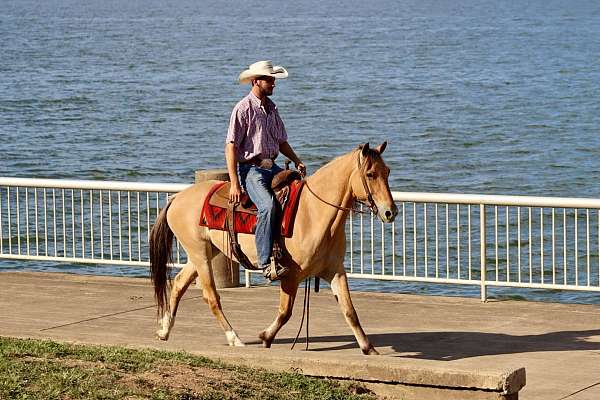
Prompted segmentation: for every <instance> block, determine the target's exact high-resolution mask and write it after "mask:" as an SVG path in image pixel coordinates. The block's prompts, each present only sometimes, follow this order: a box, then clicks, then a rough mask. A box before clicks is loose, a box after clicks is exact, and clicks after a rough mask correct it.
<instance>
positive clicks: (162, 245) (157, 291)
mask: <svg viewBox="0 0 600 400" xmlns="http://www.w3.org/2000/svg"><path fill="white" fill-rule="evenodd" d="M171 201H173V198H171V199H170V200H169V202H168V203H167V205H166V207H165V208H163V209H162V211H161V212H160V214H159V215H158V217H157V218H156V223H155V224H154V226H153V227H152V230H151V231H150V240H149V247H150V278H151V279H152V283H153V284H154V298H155V299H156V304H157V306H158V310H157V311H158V315H159V316H162V315H163V314H164V312H165V311H168V310H169V302H168V298H167V297H168V291H167V289H168V287H169V284H170V280H171V273H170V272H171V265H172V264H173V256H172V248H173V236H174V235H173V231H172V230H171V228H170V227H169V224H168V223H167V211H168V210H169V207H170V206H171Z"/></svg>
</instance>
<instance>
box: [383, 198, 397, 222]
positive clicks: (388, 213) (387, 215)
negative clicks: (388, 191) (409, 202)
mask: <svg viewBox="0 0 600 400" xmlns="http://www.w3.org/2000/svg"><path fill="white" fill-rule="evenodd" d="M396 215H398V207H396V203H392V206H391V207H379V218H381V220H382V221H383V222H388V223H389V222H394V219H395V218H396Z"/></svg>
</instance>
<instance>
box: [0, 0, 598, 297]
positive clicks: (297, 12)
mask: <svg viewBox="0 0 600 400" xmlns="http://www.w3.org/2000/svg"><path fill="white" fill-rule="evenodd" d="M599 54H600V3H598V2H595V1H578V2H573V3H567V2H561V1H542V0H533V1H528V2H522V1H501V2H498V1H490V0H480V1H474V0H473V1H470V0H467V1H461V2H454V1H450V0H440V1H422V0H419V1H417V0H410V1H402V2H398V1H392V0H376V1H369V2H362V1H344V2H321V1H314V0H306V1H302V2H294V3H292V2H289V3H287V2H275V1H261V2H254V1H241V0H233V1H228V2H204V1H195V0H193V1H192V0H175V1H171V2H164V1H157V0H148V1H130V2H123V1H116V0H109V1H106V0H103V1H100V0H90V1H86V2H81V1H75V0H49V1H45V2H38V1H26V0H20V1H6V0H1V1H0V60H1V62H0V138H1V139H2V140H0V175H1V176H15V177H40V178H42V177H44V178H73V179H102V180H128V181H151V182H190V181H191V180H192V179H193V172H194V170H196V169H202V168H215V167H222V166H223V151H222V150H223V140H224V134H225V131H226V129H227V124H228V119H229V113H230V111H231V108H232V107H233V105H234V104H235V103H236V102H237V101H238V100H239V99H240V98H241V97H242V96H244V95H245V94H246V93H247V91H248V87H245V86H240V85H238V84H237V83H236V77H237V75H238V74H239V72H240V71H241V70H242V69H244V68H245V67H246V66H247V65H248V64H250V63H252V62H254V61H257V60H259V59H272V60H274V61H275V63H278V64H281V65H284V66H285V67H286V68H287V69H288V71H289V73H290V77H289V79H287V80H285V81H280V82H278V83H277V87H276V89H275V94H274V96H273V99H274V100H275V101H276V102H277V104H278V106H279V108H280V111H281V114H282V116H283V119H284V121H285V123H286V126H287V130H288V132H289V135H290V142H291V144H292V145H293V147H294V148H295V149H296V152H297V153H298V154H299V155H300V156H301V158H302V159H303V160H304V161H305V162H306V164H307V165H308V168H309V171H314V170H315V169H317V168H318V167H319V166H321V165H323V164H324V163H325V162H326V161H328V160H329V159H331V158H332V157H333V156H335V155H339V154H342V153H345V152H347V151H349V150H350V149H352V148H353V147H355V146H356V145H357V144H359V143H361V142H365V141H369V142H371V143H380V142H382V141H384V140H388V141H389V145H388V150H387V151H386V153H385V159H386V161H387V162H388V164H389V166H390V167H391V168H392V175H391V177H390V185H391V187H392V189H393V190H402V191H435V192H466V193H488V194H523V195H540V196H569V197H600V185H598V184H596V177H597V176H598V173H599V172H600V161H599V156H600V135H599V134H598V133H599V132H598V127H599V126H600V101H599V100H600V58H599V57H598V55H599ZM16 267H18V268H34V269H47V270H55V269H65V268H66V269H68V270H69V271H72V270H76V271H80V272H94V273H95V272H96V271H97V270H98V268H100V270H101V271H103V272H104V273H116V274H120V273H123V272H122V271H121V270H120V269H117V268H115V269H110V268H109V269H106V268H105V267H95V269H94V268H89V267H82V269H80V268H79V267H75V266H56V265H50V264H49V265H47V266H45V265H43V264H42V265H40V263H36V264H35V265H31V264H27V265H25V264H23V263H18V266H17V264H15V263H12V262H6V261H2V262H0V268H5V269H6V268H9V269H12V268H16ZM353 285H356V286H358V287H359V288H367V289H373V288H379V289H384V290H393V291H409V292H411V291H412V292H414V291H417V292H427V293H435V294H438V293H441V294H452V295H454V294H460V295H477V288H474V289H468V288H464V287H452V286H442V287H439V286H436V285H420V284H417V285H415V284H401V283H394V284H389V283H380V282H373V283H367V282H357V283H353ZM495 293H497V295H498V296H504V295H506V294H509V293H510V294H513V293H517V294H519V295H523V296H525V297H526V298H534V299H549V300H561V301H578V302H579V301H581V302H596V299H595V297H600V296H594V295H590V294H583V293H582V294H579V293H575V294H573V293H563V292H547V291H534V290H528V291H516V290H514V289H510V290H497V291H496V292H495Z"/></svg>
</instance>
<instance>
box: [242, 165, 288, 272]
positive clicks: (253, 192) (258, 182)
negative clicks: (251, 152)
mask: <svg viewBox="0 0 600 400" xmlns="http://www.w3.org/2000/svg"><path fill="white" fill-rule="evenodd" d="M280 171H283V169H282V168H281V167H279V166H278V165H276V164H273V167H271V169H264V168H259V167H257V166H256V165H251V164H239V166H238V174H239V177H240V184H241V185H242V187H243V188H244V190H245V191H246V193H248V196H250V199H251V200H252V202H253V203H254V204H256V208H257V209H258V212H257V221H256V231H255V236H254V238H255V240H256V253H257V255H258V263H259V265H265V264H269V263H270V262H271V250H272V249H273V241H274V234H273V233H274V231H275V229H277V228H278V227H277V226H276V223H277V220H278V219H277V213H278V209H277V203H276V200H275V196H274V195H273V191H272V190H271V181H272V180H273V177H274V176H275V175H276V174H277V173H278V172H280Z"/></svg>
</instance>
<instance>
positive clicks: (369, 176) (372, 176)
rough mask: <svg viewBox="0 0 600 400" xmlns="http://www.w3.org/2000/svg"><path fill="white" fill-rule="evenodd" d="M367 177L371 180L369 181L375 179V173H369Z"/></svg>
mask: <svg viewBox="0 0 600 400" xmlns="http://www.w3.org/2000/svg"><path fill="white" fill-rule="evenodd" d="M366 175H367V178H369V179H373V178H375V174H374V173H373V172H367V173H366Z"/></svg>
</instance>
